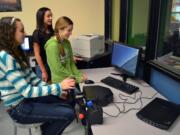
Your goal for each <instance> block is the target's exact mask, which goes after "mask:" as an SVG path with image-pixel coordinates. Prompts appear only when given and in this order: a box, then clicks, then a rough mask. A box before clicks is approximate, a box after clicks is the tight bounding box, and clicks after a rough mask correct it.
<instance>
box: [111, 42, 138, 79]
mask: <svg viewBox="0 0 180 135" xmlns="http://www.w3.org/2000/svg"><path fill="white" fill-rule="evenodd" d="M138 60H139V49H137V48H133V47H129V46H127V45H125V44H123V43H114V46H113V52H112V60H111V64H112V65H113V66H115V67H117V68H119V69H120V71H121V72H123V73H125V74H127V75H129V76H135V75H136V69H137V64H138Z"/></svg>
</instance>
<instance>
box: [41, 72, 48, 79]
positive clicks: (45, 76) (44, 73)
mask: <svg viewBox="0 0 180 135" xmlns="http://www.w3.org/2000/svg"><path fill="white" fill-rule="evenodd" d="M42 80H43V81H44V82H47V80H48V74H47V72H46V71H45V72H42Z"/></svg>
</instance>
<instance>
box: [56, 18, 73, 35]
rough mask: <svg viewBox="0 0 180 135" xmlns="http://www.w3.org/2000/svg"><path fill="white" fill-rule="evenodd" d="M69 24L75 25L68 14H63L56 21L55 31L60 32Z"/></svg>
mask: <svg viewBox="0 0 180 135" xmlns="http://www.w3.org/2000/svg"><path fill="white" fill-rule="evenodd" d="M69 25H73V21H72V20H71V19H70V18H68V17H66V16H62V17H60V18H58V20H57V21H56V24H55V33H58V30H59V29H61V30H63V29H64V28H66V27H67V26H69Z"/></svg>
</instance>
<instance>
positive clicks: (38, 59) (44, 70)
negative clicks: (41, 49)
mask: <svg viewBox="0 0 180 135" xmlns="http://www.w3.org/2000/svg"><path fill="white" fill-rule="evenodd" d="M35 58H36V61H37V63H38V65H39V67H40V69H41V72H46V67H45V65H44V63H43V61H42V58H41V56H40V54H38V53H35Z"/></svg>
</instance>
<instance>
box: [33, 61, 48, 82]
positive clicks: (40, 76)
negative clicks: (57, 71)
mask: <svg viewBox="0 0 180 135" xmlns="http://www.w3.org/2000/svg"><path fill="white" fill-rule="evenodd" d="M45 68H46V72H47V74H48V81H50V80H51V71H50V68H49V66H48V65H47V64H46V65H45ZM35 72H36V75H37V76H38V78H40V79H42V72H41V69H40V66H38V65H37V66H36V67H35Z"/></svg>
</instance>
